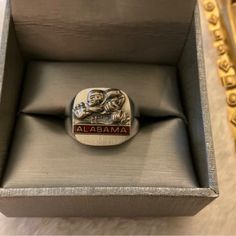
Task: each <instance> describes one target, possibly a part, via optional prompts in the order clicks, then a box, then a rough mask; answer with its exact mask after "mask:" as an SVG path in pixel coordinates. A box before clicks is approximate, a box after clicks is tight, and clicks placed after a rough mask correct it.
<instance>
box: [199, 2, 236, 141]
mask: <svg viewBox="0 0 236 236" xmlns="http://www.w3.org/2000/svg"><path fill="white" fill-rule="evenodd" d="M202 4H203V7H204V10H205V15H206V18H207V21H208V27H209V30H210V31H211V33H212V36H213V39H214V42H213V44H214V47H215V48H216V50H217V53H218V59H217V65H218V75H219V78H220V80H221V83H222V86H223V87H224V88H225V93H226V102H227V105H228V107H227V109H228V119H229V124H230V127H231V129H232V133H233V137H234V141H235V144H236V72H235V62H236V0H218V1H216V0H202Z"/></svg>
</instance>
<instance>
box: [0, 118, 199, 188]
mask: <svg viewBox="0 0 236 236" xmlns="http://www.w3.org/2000/svg"><path fill="white" fill-rule="evenodd" d="M176 176H177V178H176ZM197 185H198V184H197V180H196V178H195V174H194V171H193V166H192V162H191V156H190V152H189V146H188V140H187V136H186V130H185V125H184V123H183V121H182V120H181V119H179V118H175V117H166V118H152V117H141V118H140V130H139V132H138V134H137V135H136V136H135V137H133V138H132V139H131V140H129V141H128V142H126V143H124V144H121V145H117V146H110V147H95V146H87V145H82V144H80V143H78V142H77V141H75V140H74V139H73V138H72V137H70V136H69V134H68V133H67V131H66V129H65V120H64V119H63V118H62V117H56V116H48V115H25V114H22V115H20V117H19V118H18V121H17V124H16V128H15V132H14V135H13V140H12V145H11V148H10V152H9V156H8V161H7V164H6V168H5V173H4V176H3V180H2V186H3V187H4V188H11V187H14V188H15V187H59V186H61V187H65V186H159V187H161V186H170V187H195V186H197Z"/></svg>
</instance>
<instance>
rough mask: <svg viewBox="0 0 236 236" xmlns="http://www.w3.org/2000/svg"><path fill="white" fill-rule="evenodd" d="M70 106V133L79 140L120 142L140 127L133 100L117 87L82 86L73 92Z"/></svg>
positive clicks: (91, 142)
mask: <svg viewBox="0 0 236 236" xmlns="http://www.w3.org/2000/svg"><path fill="white" fill-rule="evenodd" d="M70 110H71V115H70V117H71V118H70V121H69V122H70V123H71V124H70V125H69V127H70V128H69V129H70V131H71V132H70V133H71V135H72V137H73V138H75V139H76V140H77V141H78V142H80V143H82V144H86V145H91V146H112V145H119V144H122V143H124V142H126V141H128V140H129V139H131V138H132V137H133V136H135V135H136V134H137V132H138V129H139V122H138V120H137V118H136V116H137V111H136V109H135V106H134V103H133V101H132V100H131V99H130V98H129V97H128V95H127V94H126V93H125V92H123V91H122V90H120V89H115V88H89V89H84V90H82V91H80V92H79V93H78V94H77V95H76V96H75V98H74V99H73V101H72V103H71V106H70Z"/></svg>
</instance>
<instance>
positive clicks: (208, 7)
mask: <svg viewBox="0 0 236 236" xmlns="http://www.w3.org/2000/svg"><path fill="white" fill-rule="evenodd" d="M204 7H205V9H206V11H209V12H211V11H213V10H214V9H215V4H214V3H213V2H210V1H208V2H207V3H206V4H205V5H204Z"/></svg>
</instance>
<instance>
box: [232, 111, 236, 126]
mask: <svg viewBox="0 0 236 236" xmlns="http://www.w3.org/2000/svg"><path fill="white" fill-rule="evenodd" d="M231 123H232V124H233V125H234V126H236V113H234V114H233V116H232V118H231Z"/></svg>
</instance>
